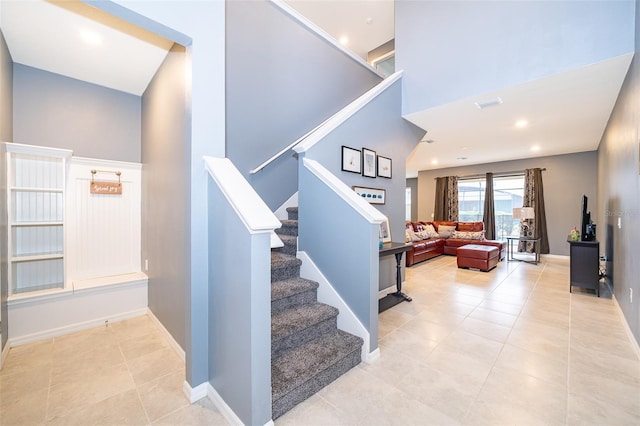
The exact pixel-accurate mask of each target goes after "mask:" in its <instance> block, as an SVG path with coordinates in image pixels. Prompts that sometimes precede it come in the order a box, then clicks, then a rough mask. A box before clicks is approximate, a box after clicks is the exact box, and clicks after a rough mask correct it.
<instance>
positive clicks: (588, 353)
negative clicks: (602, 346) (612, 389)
mask: <svg viewBox="0 0 640 426" xmlns="http://www.w3.org/2000/svg"><path fill="white" fill-rule="evenodd" d="M569 369H570V371H572V372H577V373H582V374H590V373H594V374H598V375H601V376H604V377H608V378H611V379H613V380H617V381H620V382H625V383H628V384H630V385H633V386H638V390H639V391H640V360H639V359H637V358H636V359H629V358H624V357H620V356H617V355H615V354H611V353H607V352H601V351H598V350H594V349H591V348H586V347H583V346H580V345H575V344H574V345H571V348H570V350H569Z"/></svg>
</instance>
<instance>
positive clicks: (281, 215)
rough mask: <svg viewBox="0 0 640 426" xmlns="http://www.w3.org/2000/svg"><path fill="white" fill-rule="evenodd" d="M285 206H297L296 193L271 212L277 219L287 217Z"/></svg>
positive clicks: (285, 218)
mask: <svg viewBox="0 0 640 426" xmlns="http://www.w3.org/2000/svg"><path fill="white" fill-rule="evenodd" d="M287 207H298V193H297V192H296V193H295V194H293V195H292V196H291V197H289V199H288V200H287V201H285V202H284V203H283V204H282V205H281V206H280V207H278V209H277V210H276V211H275V212H273V214H274V215H276V217H277V218H278V219H279V220H287V219H289V213H287Z"/></svg>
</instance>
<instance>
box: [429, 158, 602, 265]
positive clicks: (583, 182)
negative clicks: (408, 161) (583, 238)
mask: <svg viewBox="0 0 640 426" xmlns="http://www.w3.org/2000/svg"><path fill="white" fill-rule="evenodd" d="M535 167H540V168H546V169H547V170H546V171H544V172H542V179H543V184H544V203H545V209H546V211H545V212H546V215H547V233H548V235H549V249H550V254H559V255H567V256H568V255H569V244H567V235H568V234H569V231H571V229H572V228H573V227H574V226H578V227H579V226H580V214H581V210H580V205H581V200H582V195H583V194H586V195H587V197H589V209H590V210H591V213H592V218H593V221H594V222H596V224H598V222H599V220H600V219H601V218H602V215H601V214H600V213H599V212H597V211H596V206H597V199H596V185H597V167H598V158H597V153H596V152H595V151H590V152H582V153H577V154H566V155H554V156H549V157H540V158H530V159H525V160H515V161H503V162H499V163H489V164H478V165H474V166H467V167H455V168H448V169H438V170H427V171H421V172H419V173H418V194H419V195H418V220H425V221H428V220H433V216H432V214H433V207H434V200H435V198H434V194H435V180H434V178H436V177H439V176H468V175H476V174H484V173H487V172H493V173H499V172H508V171H519V170H524V169H528V168H535ZM597 232H598V234H599V233H600V227H599V226H598V227H597Z"/></svg>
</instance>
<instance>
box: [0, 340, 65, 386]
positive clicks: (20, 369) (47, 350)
mask: <svg viewBox="0 0 640 426" xmlns="http://www.w3.org/2000/svg"><path fill="white" fill-rule="evenodd" d="M52 351H53V339H47V340H44V341H42V342H35V343H29V344H26V345H21V346H16V347H14V348H11V349H10V350H9V355H8V356H7V359H6V361H5V362H4V364H3V365H2V370H0V377H2V376H6V375H10V374H15V373H24V372H29V371H30V370H33V369H34V368H36V369H37V368H40V367H44V366H50V365H51V354H52Z"/></svg>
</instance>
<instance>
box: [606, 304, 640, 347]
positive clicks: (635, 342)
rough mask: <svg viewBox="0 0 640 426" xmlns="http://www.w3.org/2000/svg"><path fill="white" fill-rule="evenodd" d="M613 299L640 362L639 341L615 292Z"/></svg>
mask: <svg viewBox="0 0 640 426" xmlns="http://www.w3.org/2000/svg"><path fill="white" fill-rule="evenodd" d="M611 293H612V294H611V296H612V297H611V298H612V299H613V303H614V304H615V305H616V308H618V315H620V319H621V320H622V323H623V324H624V330H625V331H626V332H627V337H628V338H629V341H630V342H631V346H633V349H634V350H635V352H636V356H637V357H638V359H639V360H640V345H639V344H638V341H637V340H636V337H635V336H634V335H633V332H632V331H631V328H630V327H629V323H628V322H627V318H625V316H624V312H622V308H621V307H620V304H619V303H618V299H616V295H615V294H613V291H612V292H611Z"/></svg>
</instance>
